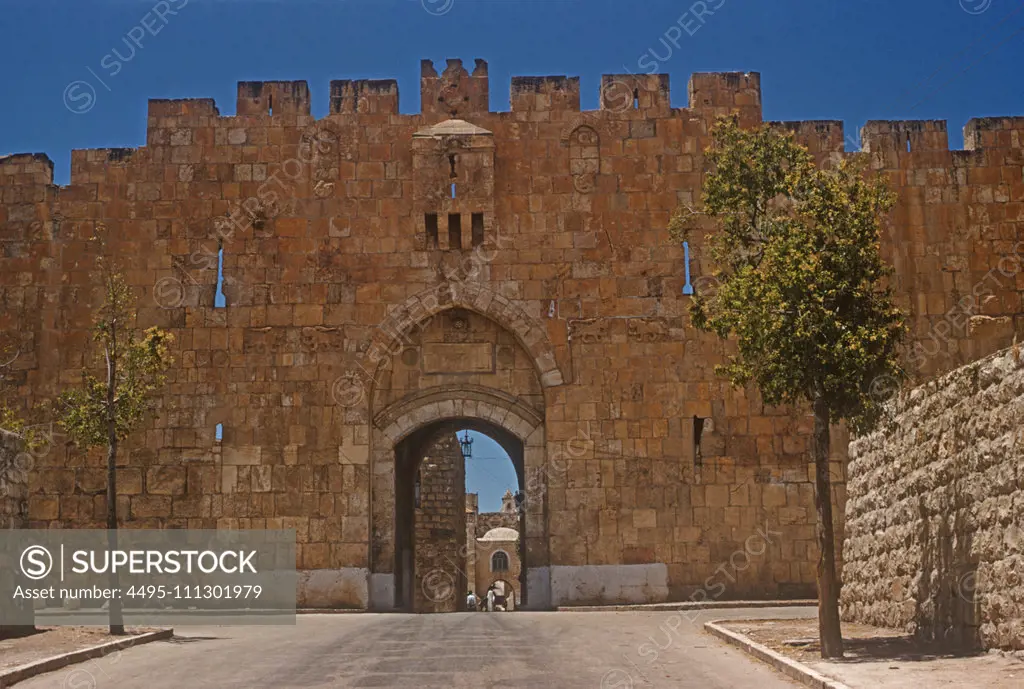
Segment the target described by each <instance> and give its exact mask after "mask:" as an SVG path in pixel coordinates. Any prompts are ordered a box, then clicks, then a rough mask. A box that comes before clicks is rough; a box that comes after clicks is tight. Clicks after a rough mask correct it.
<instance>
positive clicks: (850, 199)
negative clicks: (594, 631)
mask: <svg viewBox="0 0 1024 689" xmlns="http://www.w3.org/2000/svg"><path fill="white" fill-rule="evenodd" d="M706 155H707V160H708V162H709V163H711V166H712V167H711V171H710V172H709V173H708V174H707V175H706V177H705V180H704V189H703V191H704V193H703V209H702V211H700V212H698V211H694V210H692V209H680V210H679V211H677V212H676V214H675V216H674V217H673V221H672V224H671V226H670V230H671V232H672V234H673V236H674V237H675V238H676V239H681V238H685V237H686V236H687V234H688V232H689V231H691V230H692V229H693V228H694V227H695V226H696V225H699V224H703V226H704V227H706V228H707V227H709V226H708V225H707V224H706V221H705V223H700V222H695V221H697V220H698V216H706V217H708V218H710V219H711V221H712V222H713V225H711V227H714V231H713V232H712V233H711V234H709V235H708V236H707V237H706V240H705V241H706V246H707V247H708V249H709V256H710V258H711V259H712V261H713V262H714V263H715V265H716V266H717V267H716V275H715V278H716V280H714V281H713V284H715V286H716V289H714V290H709V291H708V293H705V294H701V293H698V294H697V295H696V296H695V299H694V303H693V305H692V312H691V313H692V317H693V323H694V325H695V326H696V327H697V328H698V329H700V330H703V331H707V332H714V333H715V334H717V335H718V336H719V337H721V338H724V339H731V340H734V341H735V343H736V349H735V352H734V353H733V354H731V355H729V356H728V358H727V363H726V364H725V365H724V366H720V367H718V369H717V370H718V372H719V373H720V374H721V375H724V376H725V377H727V378H728V379H729V380H730V381H731V382H732V383H733V384H734V385H737V386H746V385H748V384H750V383H753V384H754V385H756V386H757V388H758V389H759V391H760V393H761V396H762V398H763V400H764V402H765V403H766V404H770V405H780V404H791V405H803V404H807V405H809V406H810V408H811V410H812V411H813V414H814V436H813V442H812V451H811V455H812V458H813V461H814V467H815V475H816V479H815V506H816V508H817V517H818V528H817V536H818V538H817V540H818V548H819V552H820V558H819V561H818V567H817V579H818V600H819V603H818V625H819V633H820V639H821V655H822V657H824V658H833V657H842V655H843V641H842V635H841V631H840V621H839V590H838V583H837V580H836V561H835V537H834V532H833V520H832V500H831V495H832V489H831V480H830V476H829V439H830V438H829V426H830V424H831V423H838V422H840V421H846V422H847V423H848V424H849V425H850V426H851V427H852V428H853V430H854V431H856V432H863V431H866V430H868V429H870V428H872V427H874V426H875V424H876V423H877V422H878V421H879V420H880V418H881V413H882V411H883V404H884V402H885V401H886V399H887V398H888V397H890V396H891V395H892V393H893V392H894V391H895V389H896V388H897V387H898V382H899V381H900V380H902V379H903V378H904V374H903V371H902V369H901V367H900V365H899V359H898V353H897V350H898V347H899V345H900V343H901V341H902V339H903V336H904V333H905V324H904V316H903V314H902V313H901V312H900V310H899V309H898V308H897V307H896V306H895V305H894V303H893V299H892V294H891V290H890V288H889V287H888V286H887V281H886V277H887V276H888V275H889V274H890V272H891V269H890V268H889V267H888V266H887V265H886V264H885V263H884V262H883V261H882V258H881V255H880V253H879V229H880V223H881V219H882V218H883V217H884V215H885V214H886V213H887V212H888V211H889V210H890V209H891V207H892V205H893V204H894V202H895V196H894V194H893V193H892V192H890V191H889V189H888V187H887V185H886V183H885V181H884V180H883V179H882V178H880V177H877V176H868V175H866V174H865V170H864V168H863V165H862V164H861V163H860V162H858V161H857V160H850V159H847V160H844V161H843V162H841V163H839V164H838V165H837V166H835V167H834V168H832V169H821V168H818V167H816V166H815V164H814V159H813V157H812V156H811V154H810V153H809V152H808V151H807V149H806V148H804V147H803V146H800V145H799V144H797V143H796V141H795V139H794V137H793V135H792V134H786V133H782V132H780V131H778V130H776V129H773V128H772V127H771V126H769V125H763V126H761V127H759V128H756V129H749V130H744V129H741V128H740V127H739V126H738V124H737V123H736V122H735V121H734V120H732V119H729V118H722V119H721V120H719V122H718V123H717V124H716V125H715V127H714V129H713V130H712V146H711V147H710V148H709V150H708V151H707V154H706Z"/></svg>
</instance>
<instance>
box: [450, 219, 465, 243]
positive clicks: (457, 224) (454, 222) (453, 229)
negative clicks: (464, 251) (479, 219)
mask: <svg viewBox="0 0 1024 689" xmlns="http://www.w3.org/2000/svg"><path fill="white" fill-rule="evenodd" d="M448 248H449V249H461V248H462V216H461V215H459V214H458V213H451V214H449V215H448Z"/></svg>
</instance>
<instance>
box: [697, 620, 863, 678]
mask: <svg viewBox="0 0 1024 689" xmlns="http://www.w3.org/2000/svg"><path fill="white" fill-rule="evenodd" d="M719 621H720V622H724V621H726V620H719ZM728 621H729V622H736V621H737V620H728ZM739 621H742V620H739ZM704 631H706V632H708V633H709V634H711V635H712V636H715V637H717V638H719V639H721V640H722V641H724V642H726V643H727V644H730V645H732V646H735V647H737V648H739V649H741V650H742V651H744V652H745V653H747V654H749V655H752V656H754V657H755V658H757V659H758V660H761V661H763V662H765V663H768V664H769V665H771V666H772V667H773V668H775V669H776V670H778V671H779V672H781V673H783V674H784V675H786V676H788V677H791V678H792V679H795V680H796V681H798V682H800V683H801V684H804V685H806V686H808V687H813V689H851V688H850V687H849V686H848V685H846V684H843V683H842V682H840V681H839V680H835V679H832V678H831V677H826V676H825V675H823V674H821V673H820V672H816V671H815V670H812V669H811V668H809V667H807V666H806V665H804V664H803V663H798V662H797V661H795V660H791V659H790V658H787V657H785V656H783V655H780V654H779V653H776V652H775V651H773V650H772V649H770V648H768V647H767V646H763V645H761V644H759V643H757V642H756V641H754V640H752V639H750V638H748V637H746V636H744V635H742V634H739V633H737V632H734V631H730V630H728V629H726V628H725V627H721V626H719V625H718V623H716V622H705V623H704Z"/></svg>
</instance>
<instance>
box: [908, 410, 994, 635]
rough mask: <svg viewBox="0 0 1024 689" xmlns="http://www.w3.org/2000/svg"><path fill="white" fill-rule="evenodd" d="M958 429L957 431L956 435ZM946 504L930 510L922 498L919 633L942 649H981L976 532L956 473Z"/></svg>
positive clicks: (916, 619) (917, 607)
mask: <svg viewBox="0 0 1024 689" xmlns="http://www.w3.org/2000/svg"><path fill="white" fill-rule="evenodd" d="M955 434H956V431H955V430H954V435H955ZM954 446H957V445H954ZM947 497H948V502H947V504H946V505H945V506H944V508H945V509H940V511H938V513H936V514H929V510H928V507H927V505H926V502H925V499H924V498H923V497H921V498H919V501H918V510H919V513H920V518H921V519H920V525H921V526H920V529H921V533H920V542H921V569H920V573H919V575H918V580H917V595H916V596H915V601H914V608H915V609H914V625H915V629H914V632H915V636H916V637H917V638H918V639H920V640H921V641H926V642H930V643H935V644H937V645H939V646H942V647H948V648H957V649H963V650H974V649H978V648H980V647H981V637H980V633H979V631H980V629H979V626H980V619H981V606H980V604H979V601H978V599H977V597H976V596H975V586H976V580H977V572H978V562H977V560H976V559H974V558H972V556H971V544H972V540H973V537H972V531H973V529H972V528H971V526H970V524H969V523H968V517H967V514H966V508H965V503H964V501H963V499H962V494H961V491H960V480H959V477H956V478H955V479H954V480H953V481H952V482H951V483H950V485H949V487H948V489H947Z"/></svg>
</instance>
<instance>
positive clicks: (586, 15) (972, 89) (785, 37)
mask: <svg viewBox="0 0 1024 689" xmlns="http://www.w3.org/2000/svg"><path fill="white" fill-rule="evenodd" d="M160 4H161V3H157V2H156V0H0V28H2V29H3V36H4V41H3V42H2V44H0V57H2V58H3V59H2V61H0V64H3V65H4V75H3V76H4V78H3V85H4V94H3V95H4V107H3V109H2V111H0V154H2V153H9V152H45V153H47V154H49V155H50V157H51V158H52V159H53V160H54V161H55V163H56V177H57V181H58V182H59V183H66V182H67V179H68V174H69V160H70V150H71V149H72V148H96V147H105V146H139V145H142V144H143V143H144V141H145V114H146V100H147V98H186V97H187V98H193V97H213V98H215V99H216V100H217V103H218V105H219V107H220V110H221V113H223V114H233V113H234V107H235V105H234V101H235V82H237V81H239V80H271V79H305V80H307V81H308V82H309V85H310V89H311V91H312V97H313V110H314V113H315V114H317V115H323V114H325V113H326V111H327V104H328V82H329V81H330V80H331V79H339V78H397V79H398V80H399V84H400V89H401V92H402V100H401V109H402V110H403V111H404V112H414V111H416V110H418V108H419V91H418V78H419V60H420V59H421V58H433V59H434V60H436V61H443V60H444V59H445V58H447V57H461V58H463V60H465V61H466V63H467V64H472V60H473V59H474V58H476V57H482V58H485V59H486V60H488V62H489V63H490V67H491V71H490V74H491V102H492V108H493V109H497V110H504V109H507V108H508V89H509V78H510V77H511V76H512V75H547V74H568V75H577V76H580V77H581V78H582V89H583V101H584V103H583V104H584V107H585V108H595V107H596V106H597V91H598V84H599V79H600V75H601V74H603V73H621V72H625V71H632V72H637V73H639V72H645V71H651V65H652V64H654V63H657V66H658V67H659V68H660V69H659V70H658V71H663V72H667V73H669V74H670V75H671V79H672V86H673V103H674V104H675V105H677V106H681V105H685V102H686V82H687V79H688V77H689V75H690V73H691V72H694V71H723V70H749V71H759V72H761V73H762V80H763V89H764V106H765V115H766V117H767V118H768V119H843V120H845V121H846V124H847V131H848V133H849V132H851V131H854V129H855V128H859V127H860V126H861V125H862V124H863V122H864V121H865V120H868V119H896V118H927V119H931V118H938V119H948V120H949V121H950V129H951V133H952V135H951V143H952V145H953V146H955V147H959V146H960V145H961V142H962V140H961V135H960V130H961V128H962V127H963V125H964V123H965V122H966V121H967V120H968V119H969V118H970V117H972V116H982V115H1002V114H1017V115H1021V114H1024V80H1022V79H1021V77H1020V71H1019V70H1020V65H1021V64H1024V47H1022V45H1024V44H1022V40H1024V32H1021V33H1016V34H1015V32H1020V31H1021V30H1022V29H1024V11H1021V10H1022V9H1024V3H1022V2H1021V1H1020V0H898V1H896V0H856V1H855V2H852V1H849V0H847V1H844V2H835V1H832V2H828V1H822V0H774V1H771V2H769V1H768V0H705V2H704V3H696V5H697V11H696V13H695V12H693V11H691V10H690V9H689V8H691V7H693V6H694V4H695V3H694V2H693V1H692V0H682V1H679V0H672V1H669V0H166V3H164V4H163V7H159V5H160ZM702 4H703V5H704V7H706V8H707V10H708V11H709V12H711V11H713V14H705V15H704V16H703V17H702V18H700V19H698V18H697V17H695V14H700V13H702V10H701V8H700V6H701V5H702ZM154 7H157V9H158V10H159V11H160V12H162V13H163V14H164V17H163V18H162V19H161V18H160V17H158V16H157V14H155V13H153V12H152V10H153V8H154ZM165 8H170V9H171V10H173V11H176V12H177V14H173V15H172V14H169V13H167V12H166V11H163V10H164V9H165ZM715 8H717V9H715ZM428 10H430V11H428ZM446 10H447V11H446ZM968 10H970V12H969V11H968ZM431 11H433V12H434V14H431ZM972 12H973V13H972ZM147 13H148V15H147ZM1011 13H1013V14H1011ZM684 15H685V16H684ZM1007 15H1010V16H1007ZM143 23H145V24H148V26H149V28H148V29H147V28H144V27H143V26H142V25H143ZM680 25H682V27H685V30H684V29H683V28H676V29H674V30H673V29H672V27H673V26H676V27H680ZM151 32H152V33H155V34H156V35H151ZM691 34H692V35H691ZM140 35H141V38H139V36H140ZM666 35H668V36H669V38H670V39H674V42H675V43H678V46H679V47H676V46H675V45H673V41H672V40H666V41H665V42H662V40H661V39H663V38H665V37H666ZM131 36H135V37H136V38H137V39H138V40H137V42H138V43H141V45H142V47H141V48H139V47H138V45H137V44H133V43H132V42H131ZM125 40H127V41H128V44H126V43H125ZM129 46H131V47H129ZM115 48H116V49H118V50H119V52H120V55H121V56H122V57H124V58H128V59H126V60H120V59H118V58H117V57H116V56H115V55H113V53H112V51H113V50H114V49H115ZM132 48H134V55H133V54H132ZM651 50H653V51H655V52H656V54H657V56H658V57H660V58H664V59H656V58H655V56H653V55H652V54H651V52H650V51H651ZM669 52H671V54H669ZM645 55H646V57H645ZM116 63H120V65H119V71H117V73H116V74H115V73H114V71H115V69H118V65H117V64H116ZM100 79H102V81H103V82H104V84H105V86H104V85H102V84H100V83H99V80H100ZM75 81H86V82H88V83H89V84H90V85H91V87H92V88H94V89H95V90H96V100H95V104H94V107H92V108H91V109H90V110H89V111H88V112H87V113H85V114H74V113H72V112H71V111H70V110H68V109H67V108H65V106H64V93H65V89H66V88H67V86H68V85H69V84H71V83H72V82H75ZM85 88H87V87H85V86H83V85H81V84H79V85H78V87H77V89H72V90H71V91H70V92H69V95H70V97H71V105H72V106H73V107H81V106H84V105H85V104H86V102H87V101H86V100H85V98H84V94H86V93H88V92H87V91H85V90H83V89H85ZM108 89H109V90H108ZM76 99H77V100H76Z"/></svg>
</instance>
